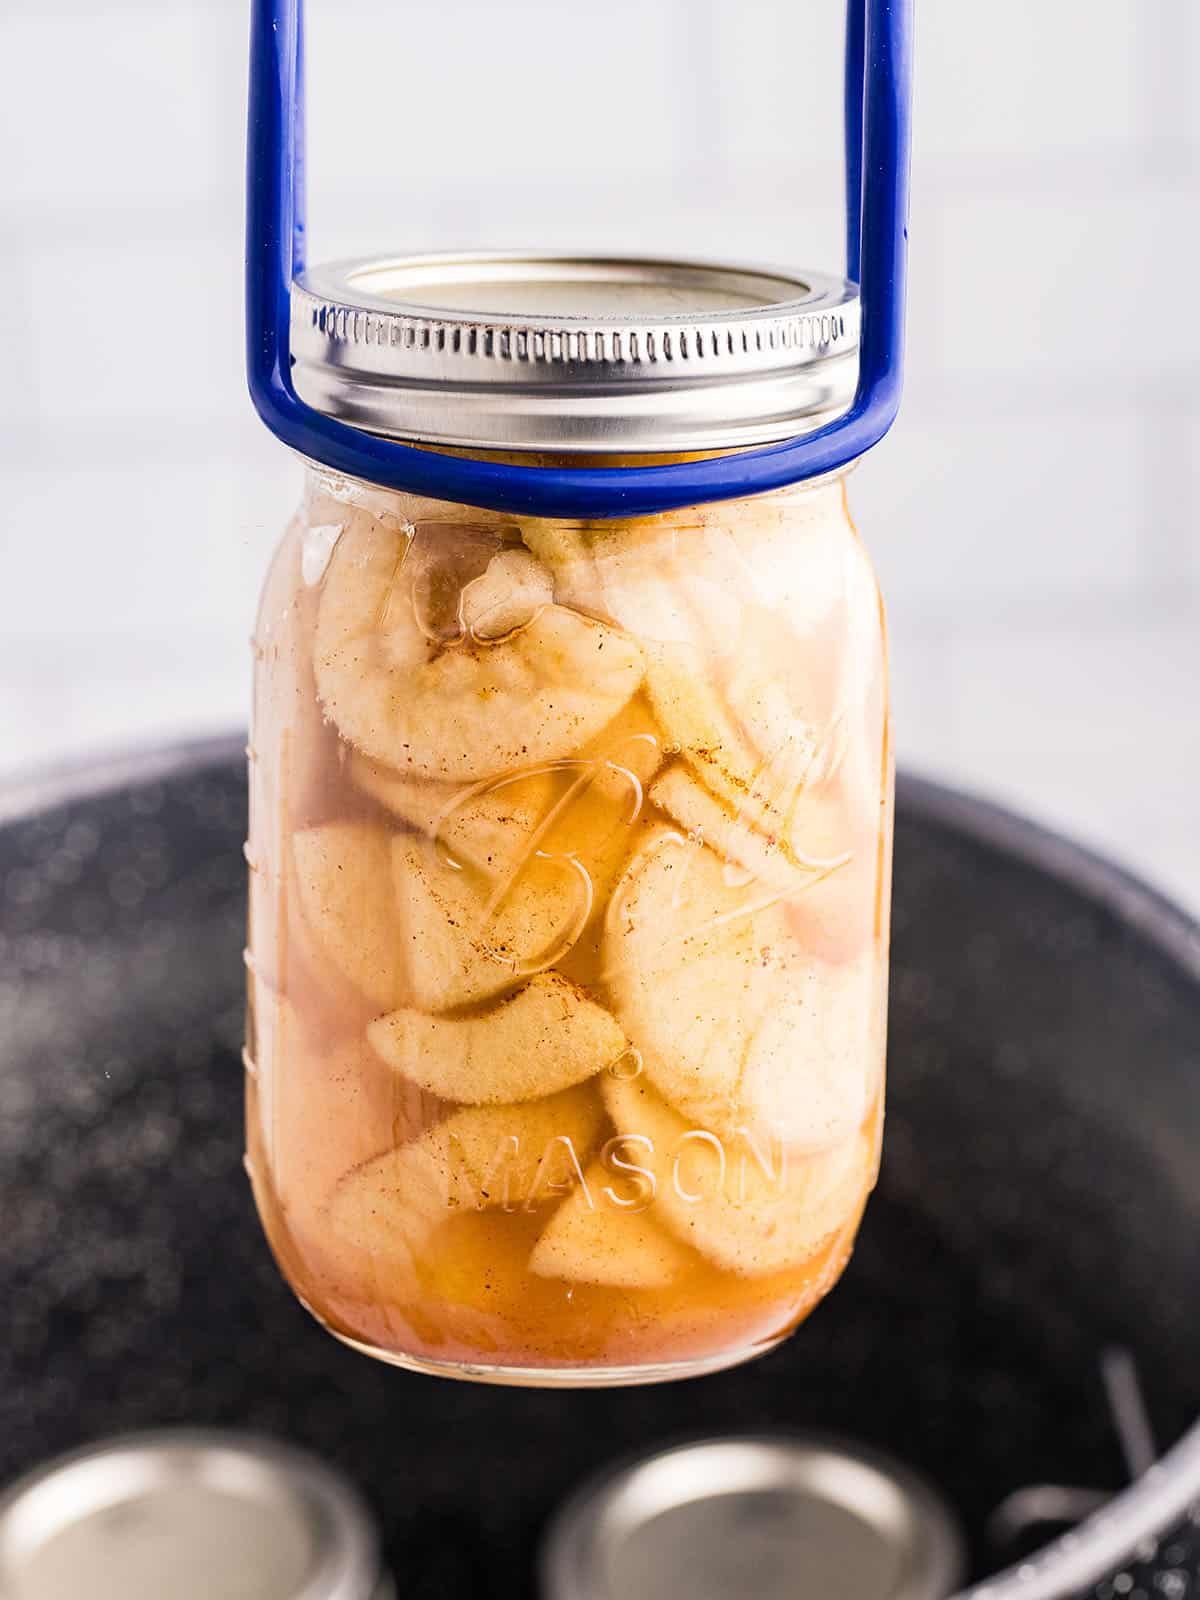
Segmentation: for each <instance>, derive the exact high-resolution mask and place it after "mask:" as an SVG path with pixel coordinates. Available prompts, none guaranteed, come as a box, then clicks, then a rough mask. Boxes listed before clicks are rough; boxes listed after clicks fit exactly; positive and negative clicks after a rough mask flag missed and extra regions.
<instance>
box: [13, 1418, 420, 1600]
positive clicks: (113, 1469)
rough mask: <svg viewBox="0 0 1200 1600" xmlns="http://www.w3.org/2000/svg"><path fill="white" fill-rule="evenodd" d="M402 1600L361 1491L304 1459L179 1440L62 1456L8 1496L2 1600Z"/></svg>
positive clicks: (267, 1448)
mask: <svg viewBox="0 0 1200 1600" xmlns="http://www.w3.org/2000/svg"><path fill="white" fill-rule="evenodd" d="M85 1594H86V1595H87V1596H88V1600H142V1597H144V1596H149V1595H153V1596H154V1597H155V1600H390V1597H391V1596H392V1595H393V1590H392V1588H391V1585H390V1582H388V1580H387V1579H386V1578H384V1576H383V1575H382V1569H381V1565H380V1553H379V1540H378V1536H377V1534H376V1531H375V1528H374V1525H373V1523H372V1521H371V1518H370V1516H369V1515H368V1513H367V1510H366V1507H365V1506H364V1505H363V1503H362V1501H361V1500H360V1499H359V1497H358V1495H357V1494H356V1493H355V1491H354V1490H353V1488H351V1486H350V1485H349V1484H348V1483H347V1482H346V1481H345V1479H343V1478H342V1477H341V1476H339V1475H338V1474H337V1473H335V1472H333V1471H331V1470H330V1469H329V1468H328V1467H326V1466H324V1465H322V1464H321V1463H320V1462H319V1461H317V1460H316V1459H315V1458H314V1457H312V1456H309V1455H307V1454H305V1453H304V1452H303V1451H299V1450H295V1449H292V1448H290V1447H288V1446H285V1445H282V1444H277V1443H275V1442H274V1441H272V1440H268V1439H259V1438H255V1437H252V1436H250V1435H245V1434H240V1433H232V1432H229V1433H227V1432H223V1431H222V1432H217V1431H210V1430H192V1429H186V1430H185V1429H178V1430H177V1429H169V1430H163V1431H161V1432H156V1433H145V1434H132V1435H129V1436H127V1437H124V1438H119V1439H114V1440H109V1441H105V1442H103V1443H100V1444H96V1445H92V1446H90V1447H88V1448H87V1449H85V1450H80V1451H77V1452H76V1453H75V1454H73V1455H69V1456H62V1457H59V1458H58V1459H57V1460H55V1461H51V1462H49V1463H48V1464H47V1465H45V1466H43V1467H40V1468H39V1469H38V1470H37V1471H36V1472H33V1473H31V1474H30V1475H29V1476H28V1477H26V1478H23V1479H21V1480H20V1482H18V1483H17V1484H15V1485H14V1486H13V1487H12V1488H11V1489H10V1490H8V1492H7V1493H6V1494H5V1495H4V1496H3V1498H2V1499H0V1600H60V1597H62V1596H66V1595H85Z"/></svg>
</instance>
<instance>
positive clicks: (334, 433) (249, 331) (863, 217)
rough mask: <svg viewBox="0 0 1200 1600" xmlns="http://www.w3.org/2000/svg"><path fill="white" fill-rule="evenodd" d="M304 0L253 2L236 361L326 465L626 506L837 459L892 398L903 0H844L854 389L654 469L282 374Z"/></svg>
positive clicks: (286, 354) (458, 492) (299, 130)
mask: <svg viewBox="0 0 1200 1600" xmlns="http://www.w3.org/2000/svg"><path fill="white" fill-rule="evenodd" d="M302 12H303V4H302V0H253V6H252V15H251V25H250V100H249V128H248V135H247V145H246V163H247V180H246V365H247V377H248V381H249V387H250V396H251V399H252V400H253V402H254V406H255V409H256V410H257V411H258V414H259V416H260V417H261V418H262V420H263V421H264V422H265V423H266V425H267V427H268V428H270V430H271V432H272V433H273V434H275V435H276V437H277V438H279V439H281V440H282V441H283V442H284V444H286V445H289V446H290V447H291V448H292V449H294V450H297V451H299V452H300V454H301V455H305V456H308V457H311V458H312V459H313V460H315V461H319V462H323V463H324V464H325V465H326V466H329V467H331V468H333V469H334V470H335V471H337V472H343V473H346V474H347V475H349V476H351V477H355V478H364V479H367V480H369V481H370V482H373V483H377V484H381V485H384V486H385V487H388V488H392V489H403V490H409V491H411V492H413V493H416V494H421V495H430V496H432V497H433V498H435V499H440V500H453V501H463V502H465V503H467V504H469V505H477V506H483V507H487V508H489V509H491V510H495V511H508V512H513V513H516V514H521V515H533V516H544V517H589V518H595V517H618V516H623V517H628V516H634V515H649V514H652V513H654V512H659V511H670V510H674V509H675V508H677V507H679V506H688V505H697V504H700V503H702V502H705V501H710V500H728V499H733V498H736V497H739V496H742V495H749V494H761V493H762V492H763V491H764V490H767V489H776V488H780V487H782V486H783V485H785V484H789V483H796V482H798V481H799V480H800V479H802V478H813V477H817V476H819V475H820V474H822V473H825V472H832V471H834V470H835V469H837V468H838V467H842V466H845V465H846V463H847V462H849V461H852V460H853V459H854V458H855V457H856V456H860V455H862V453H863V452H864V451H865V450H869V449H870V448H871V446H872V445H874V444H877V443H878V441H879V440H880V439H881V438H882V437H883V435H884V434H885V433H886V432H887V430H888V429H889V428H890V427H891V425H892V422H893V420H894V419H895V416H896V411H897V408H898V406H899V403H900V386H901V363H902V355H903V332H904V277H905V257H906V253H907V250H906V247H907V240H908V229H907V221H908V151H909V121H910V102H911V94H912V53H911V39H912V0H847V8H846V100H845V123H846V235H847V250H846V263H847V266H846V272H847V276H848V277H849V278H850V279H851V280H852V281H853V280H855V279H857V280H858V282H859V285H860V293H861V298H862V335H861V341H860V345H859V374H858V388H857V391H856V393H855V396H854V401H853V404H852V405H851V407H850V409H849V411H847V412H846V413H845V415H844V416H841V417H839V418H837V419H836V420H835V421H833V422H830V423H827V424H826V425H825V426H824V427H822V428H819V429H817V430H816V431H815V432H813V433H810V434H807V435H806V436H804V437H803V438H800V439H790V440H787V441H785V442H784V443H782V444H773V445H768V446H766V447H765V448H762V449H755V450H747V451H742V452H740V453H738V454H735V455H728V456H717V457H713V458H710V459H709V460H705V461H688V462H679V463H676V464H673V465H670V466H656V467H617V468H584V467H567V468H559V467H519V466H510V465H505V464H501V463H499V462H490V461H479V460H472V459H465V458H462V457H457V456H447V455H441V454H438V453H437V452H435V451H431V450H419V449H416V448H414V447H413V446H412V445H406V444H401V443H399V442H397V441H396V440H393V439H383V438H379V437H377V436H375V435H373V434H368V433H363V432H361V431H360V430H359V429H357V428H353V427H350V426H349V425H348V424H347V423H344V422H339V421H337V420H336V419H334V418H332V417H326V416H322V415H321V413H320V412H318V411H315V410H314V409H313V408H312V407H311V406H308V405H305V403H304V402H303V401H302V400H301V399H300V398H299V396H298V395H297V393H296V390H295V387H294V385H293V383H292V377H291V356H290V351H289V346H290V336H289V329H290V315H291V286H292V281H293V279H294V277H295V276H296V274H297V273H298V272H300V271H301V270H302V269H303V266H304V242H305V228H304V85H303V60H304V53H303V43H302V34H303V16H302Z"/></svg>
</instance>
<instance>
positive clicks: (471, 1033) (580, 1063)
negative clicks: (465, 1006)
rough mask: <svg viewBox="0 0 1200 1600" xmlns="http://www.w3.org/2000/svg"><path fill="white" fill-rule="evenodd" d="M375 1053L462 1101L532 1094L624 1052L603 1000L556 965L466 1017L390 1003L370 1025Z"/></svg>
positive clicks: (567, 1082)
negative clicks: (593, 996)
mask: <svg viewBox="0 0 1200 1600" xmlns="http://www.w3.org/2000/svg"><path fill="white" fill-rule="evenodd" d="M367 1037H368V1039H369V1040H370V1042H371V1044H372V1046H373V1047H374V1049H375V1050H376V1052H377V1053H378V1055H379V1056H380V1057H381V1058H382V1059H383V1060H384V1061H385V1062H386V1063H387V1064H388V1066H389V1067H391V1068H392V1070H393V1071H394V1072H397V1073H399V1074H401V1075H402V1076H403V1077H405V1078H407V1079H408V1080H409V1081H410V1082H412V1083H417V1084H420V1086H421V1087H422V1088H423V1089H427V1090H428V1091H429V1093H430V1094H436V1095H438V1096H439V1097H440V1098H441V1099H443V1100H456V1101H458V1102H459V1104H461V1105H473V1106H478V1105H498V1104H507V1103H510V1102H512V1101H526V1100H534V1099H537V1097H538V1096H540V1095H548V1094H556V1093H557V1092H558V1091H559V1090H560V1089H566V1088H569V1087H570V1086H571V1085H572V1084H576V1083H582V1082H583V1081H584V1080H585V1079H587V1078H590V1077H591V1076H592V1075H593V1074H594V1073H596V1072H599V1071H600V1070H601V1069H602V1068H603V1067H605V1066H608V1065H609V1064H610V1063H611V1062H613V1061H616V1060H617V1058H618V1057H619V1056H620V1055H621V1054H622V1053H623V1052H624V1050H625V1048H626V1040H625V1035H624V1034H623V1033H622V1032H621V1030H620V1028H619V1027H618V1026H617V1024H616V1023H615V1022H614V1021H613V1019H612V1017H611V1016H610V1015H609V1013H608V1012H607V1011H605V1010H604V1008H603V1007H602V1006H598V1005H596V1003H595V1002H594V1001H592V1000H589V999H588V998H587V996H586V995H585V994H584V993H583V992H582V991H581V990H580V989H577V988H576V987H575V985H574V984H573V983H569V982H568V981H567V980H566V978H562V977H560V976H559V975H558V973H556V972H546V973H541V974H539V975H538V976H537V977H534V978H531V979H530V981H529V982H528V983H527V984H526V985H525V986H524V988H522V989H518V990H517V991H516V993H515V994H511V995H508V996H506V997H505V998H504V999H503V1000H501V1001H499V1002H498V1004H496V1005H494V1006H492V1007H491V1008H490V1009H489V1010H487V1011H483V1012H478V1013H476V1014H475V1015H473V1016H467V1017H434V1016H428V1015H426V1014H425V1013H424V1012H421V1011H412V1010H407V1009H406V1010H400V1011H393V1012H392V1013H391V1014H390V1015H389V1016H386V1017H380V1018H379V1020H378V1021H377V1022H373V1023H372V1024H371V1025H370V1027H369V1028H368V1029H367Z"/></svg>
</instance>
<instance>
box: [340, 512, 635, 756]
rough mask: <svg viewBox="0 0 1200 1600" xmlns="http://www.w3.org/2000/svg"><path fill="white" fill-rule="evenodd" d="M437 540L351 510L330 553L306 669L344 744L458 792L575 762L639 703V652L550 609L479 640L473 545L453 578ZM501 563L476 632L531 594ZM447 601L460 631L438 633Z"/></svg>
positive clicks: (526, 579) (524, 574) (595, 626)
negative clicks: (469, 599)
mask: <svg viewBox="0 0 1200 1600" xmlns="http://www.w3.org/2000/svg"><path fill="white" fill-rule="evenodd" d="M436 533H437V530H432V532H422V530H420V529H418V528H415V527H414V526H413V525H412V524H406V523H402V522H401V521H400V520H399V519H397V518H394V517H386V516H375V515H372V514H371V513H370V512H368V511H366V510H365V509H362V508H360V509H357V510H354V511H352V512H351V513H350V515H349V517H348V520H347V523H346V526H345V527H344V528H343V530H342V532H341V535H340V537H339V538H338V540H337V543H336V545H335V546H334V549H333V554H332V556H331V557H330V561H329V567H328V570H327V572H326V575H325V580H324V588H323V591H322V595H321V603H320V609H319V612H318V615H317V625H316V634H315V641H314V656H313V667H314V673H315V676H316V682H317V688H318V691H319V693H320V696H321V700H322V703H323V705H324V707H325V710H326V711H327V712H328V714H329V716H330V717H332V719H333V720H334V722H335V723H336V724H337V726H338V729H339V731H340V733H341V734H342V737H343V738H344V739H345V740H346V741H347V742H348V743H350V744H352V745H354V746H355V747H356V748H357V749H359V750H361V751H363V752H364V753H365V754H366V755H368V756H370V757H371V758H372V759H373V760H375V761H379V762H382V763H383V764H384V765H386V766H388V767H391V768H393V769H394V770H396V771H398V772H408V773H411V774H413V775H416V776H422V777H430V778H442V779H453V780H470V779H477V778H484V777H488V776H491V775H492V774H495V773H499V772H507V771H510V770H511V769H513V768H514V767H517V766H519V765H524V764H530V763H536V762H539V761H548V760H554V759H557V758H559V757H562V756H566V755H568V754H570V753H571V752H572V751H573V750H577V749H578V748H579V746H580V745H581V744H583V743H585V742H586V741H587V740H588V739H590V738H591V737H592V736H593V735H594V734H596V733H598V732H599V731H600V729H601V728H602V727H603V726H604V725H605V723H607V722H609V721H610V720H611V719H612V718H613V717H614V716H615V715H616V713H617V712H618V711H619V710H620V708H621V707H622V706H623V705H624V704H625V703H626V702H627V701H628V700H629V699H630V698H631V697H632V696H633V695H634V694H635V693H636V691H637V688H638V686H639V684H640V683H641V680H642V676H643V673H644V663H643V661H642V657H641V652H640V651H639V650H638V647H637V645H636V644H634V642H633V641H632V640H631V639H630V638H628V637H627V636H626V635H624V634H622V633H620V632H619V631H618V630H615V629H613V628H609V627H606V626H605V625H604V624H603V623H600V622H597V621H595V620H593V619H591V618H589V617H583V616H580V615H578V614H577V613H575V612H574V611H570V610H568V609H566V608H565V607H563V606H560V605H554V604H546V605H540V606H536V607H535V608H534V609H533V611H532V613H531V615H530V617H529V620H528V622H527V623H525V624H524V625H523V626H520V627H518V628H517V629H516V631H513V632H510V633H506V634H504V635H503V636H502V637H500V638H498V639H491V638H482V637H478V636H476V635H475V634H474V633H472V632H471V630H470V628H469V627H468V626H467V624H466V622H464V620H463V617H462V610H461V599H462V594H463V593H464V592H465V590H467V589H471V588H472V586H473V585H474V584H475V583H476V581H477V579H478V573H477V567H478V564H479V559H478V556H477V554H476V553H475V549H474V544H472V547H471V559H470V560H467V559H466V558H465V557H464V560H463V562H462V564H461V571H458V572H456V571H455V570H454V569H453V566H452V565H451V570H449V571H448V572H447V571H443V570H442V565H439V559H440V556H441V554H443V553H445V554H446V557H447V560H449V559H450V556H451V555H452V553H453V552H451V551H449V549H448V547H447V551H446V552H440V551H439V550H438V548H437V547H436V546H434V545H433V544H431V540H433V539H435V538H436ZM443 542H444V543H445V541H443ZM475 543H478V540H476V541H475ZM505 554H506V553H504V552H501V554H500V555H499V556H494V557H493V560H492V562H491V563H490V564H489V566H488V568H487V571H486V572H485V573H484V574H483V575H482V576H483V578H485V579H486V580H487V589H486V594H485V598H484V603H483V607H482V609H481V611H480V614H479V616H478V617H477V618H476V621H477V622H483V623H484V624H485V625H486V619H487V617H489V616H490V617H493V618H495V617H498V616H502V617H503V618H504V619H505V620H506V621H507V620H511V618H512V616H513V615H515V614H516V611H517V610H520V609H521V608H524V607H526V606H527V602H528V600H529V596H530V594H531V593H532V592H533V590H532V589H531V580H530V574H529V572H528V569H527V564H523V565H522V566H521V567H520V568H519V570H517V571H516V572H514V571H513V570H512V567H511V563H510V565H509V566H507V567H505V566H502V565H499V566H498V565H497V562H503V561H504V560H505ZM506 583H507V584H508V585H509V588H510V598H511V601H512V603H511V605H510V604H509V603H508V601H507V600H506V599H505V596H504V594H503V593H502V592H501V591H502V590H503V588H504V586H505V584H506ZM448 588H449V589H453V590H455V592H457V593H458V595H459V600H460V605H459V608H458V621H457V625H456V627H455V626H443V625H442V624H441V623H440V622H438V621H437V618H440V617H441V615H442V613H444V611H445V609H446V607H445V606H444V605H442V606H441V608H440V610H437V608H434V607H433V602H432V600H431V599H430V598H429V597H430V596H432V597H433V599H437V600H441V599H442V598H443V591H444V590H446V589H448ZM423 607H424V612H423ZM435 610H437V617H436V618H435V615H434V612H435ZM426 613H427V614H426ZM435 623H436V625H435Z"/></svg>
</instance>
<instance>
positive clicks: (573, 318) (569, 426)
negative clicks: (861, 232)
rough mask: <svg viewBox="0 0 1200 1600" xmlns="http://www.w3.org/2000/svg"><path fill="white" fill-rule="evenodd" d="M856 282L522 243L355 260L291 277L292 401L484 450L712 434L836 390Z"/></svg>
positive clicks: (850, 390)
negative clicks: (509, 248) (506, 248)
mask: <svg viewBox="0 0 1200 1600" xmlns="http://www.w3.org/2000/svg"><path fill="white" fill-rule="evenodd" d="M858 333H859V305H858V293H857V290H856V289H854V287H853V286H852V285H849V284H846V283H844V282H842V281H841V280H840V279H837V278H830V277H827V276H825V275H824V274H821V273H810V272H805V273H802V274H799V275H797V274H793V273H790V272H783V271H777V270H775V269H774V268H771V267H752V266H735V265H722V264H718V263H711V262H703V261H657V260H641V259H639V258H636V257H631V256H629V257H626V256H593V257H587V256H566V255H551V254H539V253H535V252H506V253H502V254H484V253H476V252H469V253H463V254H456V255H424V256H406V257H394V258H390V259H369V258H364V259H362V260H356V261H344V262H338V263H334V264H333V265H330V266H324V267H313V268H310V269H309V270H308V271H307V272H305V273H303V274H302V275H301V277H300V278H299V280H298V281H297V283H296V284H295V285H294V286H293V290H292V322H291V342H292V360H293V367H292V378H293V381H294V383H295V386H296V390H297V393H298V394H299V395H300V398H301V399H302V400H304V401H306V402H307V403H308V404H309V405H311V406H313V407H314V408H315V409H317V410H319V411H322V412H324V413H325V414H326V415H327V416H331V417H337V418H339V419H340V420H342V421H343V422H348V423H351V424H353V425H354V426H355V427H359V428H364V429H367V430H369V431H370V432H374V433H383V434H388V435H390V436H392V437H395V438H403V439H410V440H415V441H417V442H421V443H428V444H443V445H461V446H466V447H475V448H491V449H500V450H543V451H546V450H548V451H566V452H570V451H600V452H605V451H608V452H630V453H654V452H658V451H689V450H720V449H731V448H734V447H738V446H744V445H752V444H762V443H765V442H768V441H770V440H774V439H786V438H791V437H793V436H795V435H798V434H802V433H807V432H811V431H812V430H813V429H814V428H817V427H819V426H820V425H821V424H822V423H824V422H827V421H829V420H830V419H831V418H832V417H835V416H837V415H839V414H840V413H841V412H843V411H845V410H846V408H847V407H848V406H849V404H850V401H851V399H852V398H853V395H854V387H855V383H856V381H857V377H858Z"/></svg>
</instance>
